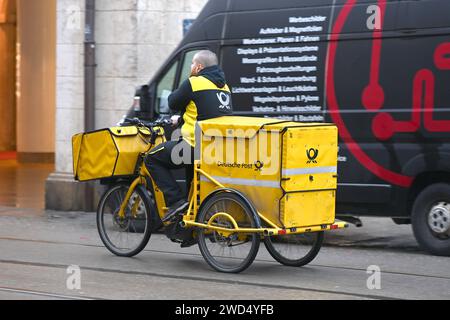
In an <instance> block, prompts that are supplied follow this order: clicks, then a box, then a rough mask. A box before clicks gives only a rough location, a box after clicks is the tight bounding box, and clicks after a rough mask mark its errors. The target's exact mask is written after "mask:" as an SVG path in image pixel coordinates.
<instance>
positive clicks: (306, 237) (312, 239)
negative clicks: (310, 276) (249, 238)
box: [264, 232, 324, 267]
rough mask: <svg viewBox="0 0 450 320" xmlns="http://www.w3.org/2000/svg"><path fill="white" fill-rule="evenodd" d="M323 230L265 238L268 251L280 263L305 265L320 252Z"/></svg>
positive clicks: (289, 265) (297, 265)
mask: <svg viewBox="0 0 450 320" xmlns="http://www.w3.org/2000/svg"><path fill="white" fill-rule="evenodd" d="M323 240H324V233H323V232H315V233H305V234H299V235H286V236H272V237H266V238H265V239H264V244H265V245H266V248H267V251H269V253H270V255H271V256H272V257H273V258H274V259H275V260H276V261H278V262H279V263H281V264H283V265H285V266H288V267H303V266H305V265H307V264H309V263H311V262H312V261H313V260H314V259H315V258H316V257H317V255H318V254H319V251H320V248H321V247H322V244H323Z"/></svg>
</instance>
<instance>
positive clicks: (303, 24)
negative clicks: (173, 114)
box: [129, 0, 450, 256]
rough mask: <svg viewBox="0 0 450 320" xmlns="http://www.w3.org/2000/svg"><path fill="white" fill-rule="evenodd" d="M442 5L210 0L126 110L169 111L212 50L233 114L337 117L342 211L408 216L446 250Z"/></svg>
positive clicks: (448, 201) (449, 164)
mask: <svg viewBox="0 0 450 320" xmlns="http://www.w3.org/2000/svg"><path fill="white" fill-rule="evenodd" d="M449 13H450V1H448V0H378V1H377V0H301V1H300V0H278V1H273V0H245V1H243V0H211V1H209V3H208V4H207V5H206V7H205V8H204V10H203V11H202V12H201V14H200V16H199V17H198V19H197V21H196V22H195V23H194V24H193V25H192V27H191V29H190V31H189V32H188V34H187V35H186V37H185V38H184V39H183V41H182V42H181V44H180V45H179V47H178V48H177V49H176V50H175V52H173V53H172V54H171V55H170V57H169V59H168V60H167V61H166V62H165V63H164V64H163V66H162V67H161V69H160V70H159V72H158V73H157V75H156V77H155V78H154V79H152V80H151V81H150V83H149V84H148V86H143V87H142V88H141V90H140V91H139V95H138V98H140V105H139V104H137V105H136V106H135V108H133V109H132V110H131V111H130V114H129V116H138V117H140V118H143V119H147V120H151V119H154V118H157V117H160V116H165V115H167V113H168V112H169V110H168V107H167V96H168V95H169V94H170V93H171V92H172V91H173V90H174V89H175V88H177V86H178V85H179V84H180V83H181V82H182V81H183V80H185V79H186V78H187V77H188V75H189V72H190V63H191V60H192V57H193V55H194V54H195V53H196V52H197V51H198V50H201V49H205V48H208V49H210V50H212V51H214V52H216V53H217V54H218V56H219V57H220V63H221V65H222V67H223V69H224V70H225V72H226V75H227V80H228V83H229V85H230V87H232V92H233V101H234V107H235V113H236V114H237V115H244V116H246V115H249V116H255V115H259V116H262V117H277V118H282V119H292V120H296V121H307V122H309V121H312V122H322V121H325V122H334V123H336V124H337V125H338V126H339V129H340V139H341V146H340V154H339V182H340V183H339V192H338V207H337V210H338V214H340V215H341V216H340V217H342V218H343V219H347V220H348V219H351V218H350V217H345V216H383V217H392V218H393V219H394V221H395V222H396V223H400V224H409V223H412V226H413V230H414V234H415V236H416V238H417V240H418V242H419V243H420V245H421V246H422V247H423V248H424V249H426V250H427V251H429V252H431V253H433V254H436V255H447V256H450V14H449ZM137 100H139V99H137Z"/></svg>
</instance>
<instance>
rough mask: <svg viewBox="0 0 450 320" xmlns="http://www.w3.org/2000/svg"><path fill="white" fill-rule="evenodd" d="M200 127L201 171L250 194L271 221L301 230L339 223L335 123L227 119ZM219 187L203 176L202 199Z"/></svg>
mask: <svg viewBox="0 0 450 320" xmlns="http://www.w3.org/2000/svg"><path fill="white" fill-rule="evenodd" d="M199 128H200V130H199V132H198V133H199V134H200V141H201V147H200V149H201V168H202V170H203V171H205V172H207V173H208V174H209V175H211V177H212V178H214V179H215V180H217V181H218V182H220V183H221V184H223V185H224V186H226V187H227V188H232V189H235V190H238V191H240V192H242V193H243V194H245V196H246V197H247V198H248V199H250V200H251V202H252V204H253V205H254V206H255V208H256V209H257V210H258V212H259V213H260V214H262V215H263V216H265V217H266V218H267V219H269V220H270V221H271V222H272V223H274V224H276V225H277V226H279V227H281V228H300V227H309V226H320V225H329V224H333V223H334V222H335V203H336V189H337V157H338V130H337V127H336V126H335V125H333V124H322V123H297V122H288V121H280V120H276V119H264V118H249V117H222V118H217V119H212V120H207V121H203V122H200V123H199ZM216 188H217V187H216V186H215V185H214V184H213V183H211V182H210V181H209V180H208V179H207V178H206V177H201V183H200V197H201V200H202V201H203V200H204V199H205V198H206V197H207V196H208V195H209V194H210V193H211V192H213V191H214V190H215V189H216Z"/></svg>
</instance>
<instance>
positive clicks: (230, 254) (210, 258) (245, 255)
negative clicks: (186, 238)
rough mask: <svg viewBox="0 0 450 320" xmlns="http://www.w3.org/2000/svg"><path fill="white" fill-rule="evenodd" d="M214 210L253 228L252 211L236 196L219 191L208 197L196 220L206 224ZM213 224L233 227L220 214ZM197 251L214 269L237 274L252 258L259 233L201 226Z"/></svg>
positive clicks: (241, 224)
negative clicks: (210, 228) (218, 229)
mask: <svg viewBox="0 0 450 320" xmlns="http://www.w3.org/2000/svg"><path fill="white" fill-rule="evenodd" d="M217 213H226V214H228V215H230V216H232V217H233V218H234V220H236V222H237V224H238V226H239V228H256V225H257V223H256V221H255V218H254V217H253V214H252V211H251V209H250V208H249V206H248V204H246V203H245V202H244V201H243V200H242V199H241V198H240V197H239V196H237V195H235V194H233V193H220V194H217V195H215V196H213V197H212V198H211V199H209V200H208V201H207V202H206V203H205V204H204V206H203V208H202V210H201V211H200V213H199V218H198V221H199V222H200V223H205V224H207V223H208V221H209V220H210V219H211V218H212V217H213V216H214V215H216V214H217ZM212 225H213V226H217V227H223V228H227V229H230V230H231V229H233V224H232V222H231V221H230V219H228V218H226V217H224V216H219V217H216V218H215V219H214V221H212ZM198 244H199V248H200V252H201V253H202V255H203V257H204V258H205V260H206V262H207V263H208V264H209V265H210V266H211V267H212V268H214V269H215V270H217V271H219V272H224V273H239V272H242V271H244V270H246V269H247V268H248V267H249V266H250V265H251V264H252V263H253V261H254V260H255V257H256V255H257V253H258V250H259V244H260V236H259V234H255V233H248V234H246V233H244V234H243V233H233V232H221V231H211V230H207V229H200V230H199V232H198Z"/></svg>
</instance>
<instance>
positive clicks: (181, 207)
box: [162, 200, 189, 222]
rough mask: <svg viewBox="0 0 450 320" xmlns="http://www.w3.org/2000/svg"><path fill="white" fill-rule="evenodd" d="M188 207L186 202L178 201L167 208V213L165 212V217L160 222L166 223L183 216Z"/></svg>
mask: <svg viewBox="0 0 450 320" xmlns="http://www.w3.org/2000/svg"><path fill="white" fill-rule="evenodd" d="M188 207H189V202H187V201H186V200H180V201H178V202H177V203H175V204H174V205H173V206H171V207H170V208H169V211H167V213H166V216H165V217H164V219H163V220H162V222H168V221H170V220H172V219H173V218H174V217H176V216H178V215H183V214H184V212H185V211H186V210H187V208H188Z"/></svg>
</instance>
